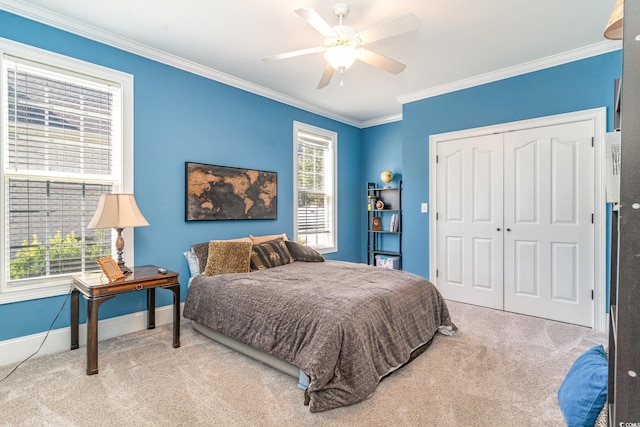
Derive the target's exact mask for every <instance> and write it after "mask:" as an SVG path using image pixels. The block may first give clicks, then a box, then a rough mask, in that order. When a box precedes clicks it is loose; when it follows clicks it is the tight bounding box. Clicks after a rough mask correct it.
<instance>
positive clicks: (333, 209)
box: [293, 122, 338, 253]
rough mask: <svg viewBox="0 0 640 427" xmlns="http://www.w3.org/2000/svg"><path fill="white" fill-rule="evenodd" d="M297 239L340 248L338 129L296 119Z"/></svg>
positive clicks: (328, 249)
mask: <svg viewBox="0 0 640 427" xmlns="http://www.w3.org/2000/svg"><path fill="white" fill-rule="evenodd" d="M293 134H294V139H293V141H294V142H293V145H294V170H295V174H294V184H293V195H294V200H295V201H296V204H295V208H294V213H293V217H294V229H293V233H294V240H296V241H297V242H298V243H301V244H304V245H308V246H311V247H313V248H315V249H316V250H318V251H320V252H324V253H327V252H335V251H337V250H338V239H337V231H338V227H337V217H338V215H337V212H338V206H337V199H336V195H337V191H336V188H337V161H336V159H337V157H336V153H337V151H338V150H337V144H338V137H337V134H336V133H335V132H331V131H328V130H325V129H320V128H316V127H313V126H309V125H306V124H303V123H299V122H294V123H293Z"/></svg>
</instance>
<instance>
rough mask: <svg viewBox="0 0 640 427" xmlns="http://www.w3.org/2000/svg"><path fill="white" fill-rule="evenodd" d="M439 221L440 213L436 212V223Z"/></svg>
mask: <svg viewBox="0 0 640 427" xmlns="http://www.w3.org/2000/svg"><path fill="white" fill-rule="evenodd" d="M437 220H438V212H436V221H437Z"/></svg>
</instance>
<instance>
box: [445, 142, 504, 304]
mask: <svg viewBox="0 0 640 427" xmlns="http://www.w3.org/2000/svg"><path fill="white" fill-rule="evenodd" d="M502 153H503V148H502V135H488V136H480V137H475V138H469V139H461V140H456V141H449V142H446V143H440V144H438V147H437V155H438V163H437V185H438V190H437V202H436V203H437V206H438V213H437V215H438V228H437V230H438V231H437V239H438V241H437V251H438V259H439V261H438V267H439V268H438V278H437V282H438V286H439V288H440V291H441V292H442V294H443V295H444V297H445V298H448V299H451V300H455V301H461V302H466V303H471V304H478V305H482V306H485V307H492V308H498V309H502V308H503V285H502V274H503V267H502V262H503V261H502V247H503V237H502V222H503V220H502V169H503V166H502Z"/></svg>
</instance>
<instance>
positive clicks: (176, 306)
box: [165, 283, 180, 348]
mask: <svg viewBox="0 0 640 427" xmlns="http://www.w3.org/2000/svg"><path fill="white" fill-rule="evenodd" d="M165 289H169V290H170V291H171V292H173V348H178V347H180V283H178V284H176V285H173V286H170V287H167V288H165Z"/></svg>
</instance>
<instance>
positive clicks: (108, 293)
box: [71, 265, 180, 375]
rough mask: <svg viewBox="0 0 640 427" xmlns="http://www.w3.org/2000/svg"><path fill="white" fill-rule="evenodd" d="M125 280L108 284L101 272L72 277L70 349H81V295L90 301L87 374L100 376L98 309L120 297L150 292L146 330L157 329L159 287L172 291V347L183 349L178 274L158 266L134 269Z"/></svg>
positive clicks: (88, 305) (88, 310) (148, 294)
mask: <svg viewBox="0 0 640 427" xmlns="http://www.w3.org/2000/svg"><path fill="white" fill-rule="evenodd" d="M131 270H132V272H131V274H127V275H126V276H125V277H124V278H123V279H119V280H116V281H113V282H109V281H108V280H107V278H106V276H105V275H104V274H102V273H85V274H79V275H75V276H73V290H72V291H71V350H75V349H77V348H79V344H78V326H79V320H80V305H79V296H80V293H82V295H83V296H84V298H85V299H86V300H87V375H93V374H97V373H98V309H99V308H100V306H101V305H102V303H103V302H105V301H107V300H110V299H111V298H113V297H115V296H116V295H118V294H121V293H124V292H131V291H139V290H142V289H146V290H147V329H153V328H155V322H156V293H155V291H156V288H162V289H168V290H170V291H171V292H173V347H174V348H178V347H180V282H178V273H176V272H175V271H167V273H166V274H160V273H159V272H158V267H157V266H155V265H144V266H140V267H133V268H132V269H131Z"/></svg>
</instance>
